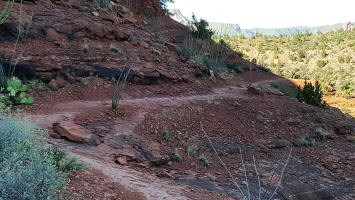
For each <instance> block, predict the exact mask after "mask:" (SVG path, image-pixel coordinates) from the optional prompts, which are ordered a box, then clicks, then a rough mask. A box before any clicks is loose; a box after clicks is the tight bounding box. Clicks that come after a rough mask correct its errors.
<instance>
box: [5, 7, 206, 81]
mask: <svg viewBox="0 0 355 200" xmlns="http://www.w3.org/2000/svg"><path fill="white" fill-rule="evenodd" d="M116 2H117V3H118V5H120V3H122V2H126V1H124V0H121V1H116ZM130 2H131V3H130V4H124V5H125V6H126V7H129V8H130V9H131V10H132V11H133V13H129V12H127V11H125V10H123V9H122V8H121V7H116V8H115V9H114V11H113V12H106V11H104V10H103V9H100V8H98V6H97V5H95V4H94V3H93V1H91V0H90V1H87V0H84V1H83V0H62V1H57V0H51V1H41V0H38V1H30V2H29V1H24V4H23V6H22V10H21V12H20V5H19V4H16V5H15V7H14V9H13V11H12V13H11V16H10V17H9V18H8V20H7V21H6V22H5V23H4V24H2V25H0V55H1V56H2V58H3V59H2V62H3V64H4V66H5V70H8V67H9V65H10V64H12V65H14V64H15V63H17V66H16V71H15V73H18V74H25V75H26V76H33V77H38V78H41V79H43V80H46V81H50V80H51V79H55V78H64V79H66V80H67V81H75V80H76V78H77V77H80V76H88V75H89V74H94V75H98V76H102V77H107V78H112V77H115V76H118V75H119V74H120V72H121V69H122V68H123V67H124V66H129V67H131V68H132V74H131V78H132V80H133V81H134V82H136V83H142V84H155V83H158V82H161V81H173V82H178V81H189V80H190V79H191V78H194V77H196V76H202V75H204V74H207V73H208V70H207V69H206V68H205V67H203V66H200V65H198V64H195V63H192V62H182V61H181V60H180V59H179V55H178V49H179V48H178V46H177V44H174V42H181V38H184V33H185V32H186V29H185V27H184V26H182V25H180V24H178V23H177V22H175V21H173V20H171V19H169V18H167V17H166V16H165V15H164V14H163V13H162V11H161V9H160V7H159V4H158V0H132V1H130ZM3 3H5V2H4V1H1V2H0V5H2V4H3ZM0 7H1V6H0ZM20 13H21V15H20ZM20 19H22V20H20ZM19 24H20V25H21V26H22V27H24V28H22V29H20V31H19V29H18V27H19V26H18V25H19ZM28 25H30V26H28ZM27 27H28V29H27ZM19 33H20V36H21V37H20V42H19V43H18V45H17V46H16V48H15V44H16V39H17V37H18V34H19ZM24 33H27V34H24ZM25 36H26V37H25ZM179 38H180V39H179Z"/></svg>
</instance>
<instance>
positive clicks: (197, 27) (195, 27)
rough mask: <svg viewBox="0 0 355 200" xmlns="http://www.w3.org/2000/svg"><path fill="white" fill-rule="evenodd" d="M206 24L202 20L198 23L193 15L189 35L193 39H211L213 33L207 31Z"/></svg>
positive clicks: (209, 30)
mask: <svg viewBox="0 0 355 200" xmlns="http://www.w3.org/2000/svg"><path fill="white" fill-rule="evenodd" d="M208 25H209V24H208V22H207V21H206V20H204V19H200V21H198V20H197V19H196V16H195V15H192V22H191V25H190V29H191V33H192V36H193V37H194V38H199V39H202V40H209V39H211V37H212V35H213V34H214V32H213V31H212V30H211V29H208Z"/></svg>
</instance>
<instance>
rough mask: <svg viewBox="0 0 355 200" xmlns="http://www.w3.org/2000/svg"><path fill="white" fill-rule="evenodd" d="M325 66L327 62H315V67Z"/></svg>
mask: <svg viewBox="0 0 355 200" xmlns="http://www.w3.org/2000/svg"><path fill="white" fill-rule="evenodd" d="M327 64H328V62H327V61H325V60H318V61H317V66H318V67H324V66H326V65H327Z"/></svg>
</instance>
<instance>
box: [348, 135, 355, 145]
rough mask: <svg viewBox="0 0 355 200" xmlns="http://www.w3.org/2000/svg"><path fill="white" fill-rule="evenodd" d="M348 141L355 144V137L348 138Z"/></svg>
mask: <svg viewBox="0 0 355 200" xmlns="http://www.w3.org/2000/svg"><path fill="white" fill-rule="evenodd" d="M347 141H348V142H351V143H355V136H350V137H348V139H347Z"/></svg>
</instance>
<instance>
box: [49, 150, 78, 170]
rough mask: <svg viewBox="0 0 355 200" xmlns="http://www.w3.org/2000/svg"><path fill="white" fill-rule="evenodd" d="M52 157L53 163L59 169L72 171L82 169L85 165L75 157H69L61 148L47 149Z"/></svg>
mask: <svg viewBox="0 0 355 200" xmlns="http://www.w3.org/2000/svg"><path fill="white" fill-rule="evenodd" d="M45 151H46V152H45V153H47V154H48V155H49V156H50V158H51V159H52V160H53V165H54V166H55V167H56V169H57V171H61V172H70V171H80V170H83V169H84V165H83V164H82V163H80V162H78V161H77V160H76V159H75V158H69V157H68V155H67V154H66V153H65V152H64V151H61V150H59V149H45Z"/></svg>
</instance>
